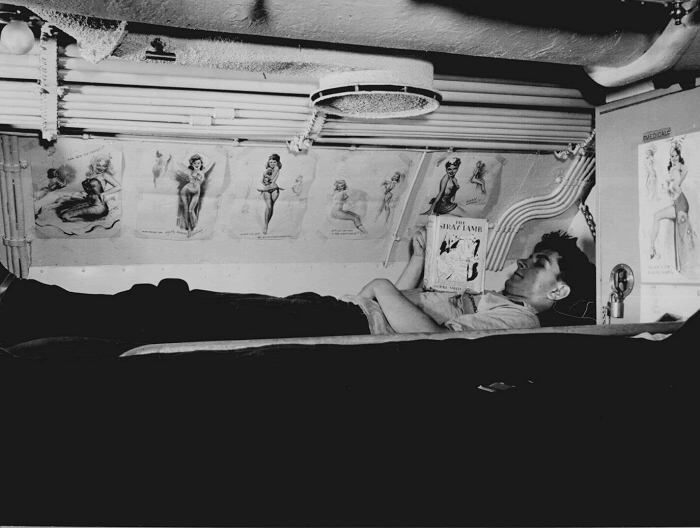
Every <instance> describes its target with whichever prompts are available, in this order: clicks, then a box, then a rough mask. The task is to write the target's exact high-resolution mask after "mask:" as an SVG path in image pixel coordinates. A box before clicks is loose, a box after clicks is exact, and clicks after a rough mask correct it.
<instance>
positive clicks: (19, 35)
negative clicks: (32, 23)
mask: <svg viewBox="0 0 700 528" xmlns="http://www.w3.org/2000/svg"><path fill="white" fill-rule="evenodd" d="M0 42H2V44H3V46H5V48H6V49H7V51H8V53H13V54H15V55H24V54H25V53H29V52H30V51H31V49H32V48H33V47H34V33H32V30H31V29H29V25H28V24H27V23H26V22H24V21H22V20H11V21H10V22H8V23H7V24H6V25H5V27H4V28H2V33H0Z"/></svg>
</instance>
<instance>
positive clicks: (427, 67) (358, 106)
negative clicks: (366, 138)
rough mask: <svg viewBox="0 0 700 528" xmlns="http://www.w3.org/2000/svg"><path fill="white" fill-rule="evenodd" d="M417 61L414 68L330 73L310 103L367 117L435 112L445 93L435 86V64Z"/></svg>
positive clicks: (335, 112) (340, 113)
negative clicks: (442, 93) (437, 89)
mask: <svg viewBox="0 0 700 528" xmlns="http://www.w3.org/2000/svg"><path fill="white" fill-rule="evenodd" d="M414 62H415V67H414V68H412V69H411V70H400V71H399V70H352V71H349V72H341V73H334V74H330V75H327V76H325V77H323V78H321V80H320V86H319V89H318V90H317V91H316V92H314V93H312V94H311V103H312V104H313V106H314V108H316V109H317V110H321V111H323V112H325V113H327V114H333V115H337V116H342V117H358V118H367V119H382V118H387V119H388V118H395V117H414V116H419V115H423V114H427V113H429V112H433V111H434V110H436V109H437V108H438V107H439V106H440V103H441V102H442V95H441V94H440V93H439V92H437V91H436V90H434V89H433V70H432V64H430V63H425V61H414Z"/></svg>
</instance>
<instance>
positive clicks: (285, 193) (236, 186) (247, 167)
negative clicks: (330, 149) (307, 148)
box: [229, 147, 316, 240]
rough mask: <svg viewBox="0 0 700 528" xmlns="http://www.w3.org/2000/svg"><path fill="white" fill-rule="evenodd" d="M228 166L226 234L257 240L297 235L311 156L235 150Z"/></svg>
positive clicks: (308, 184)
mask: <svg viewBox="0 0 700 528" xmlns="http://www.w3.org/2000/svg"><path fill="white" fill-rule="evenodd" d="M231 163H232V167H233V169H232V171H233V174H234V178H233V180H234V182H233V194H232V196H231V203H232V206H231V209H230V214H231V218H230V220H229V235H230V236H231V237H233V238H252V239H261V240H280V239H290V238H296V237H297V236H299V233H300V232H301V225H302V221H303V219H304V216H305V214H306V208H307V198H308V196H309V192H310V190H311V189H312V187H313V184H314V180H315V175H316V174H315V170H314V168H315V165H316V158H315V156H313V155H311V154H296V155H295V154H291V153H289V152H288V151H287V150H286V149H285V150H280V149H276V150H275V149H269V150H265V149H263V148H260V147H258V148H251V149H247V148H238V149H235V150H233V151H232V161H231Z"/></svg>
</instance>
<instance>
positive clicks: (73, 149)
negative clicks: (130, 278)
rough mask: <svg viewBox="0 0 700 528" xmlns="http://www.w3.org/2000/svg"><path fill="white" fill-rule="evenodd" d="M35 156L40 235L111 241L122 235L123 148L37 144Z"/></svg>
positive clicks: (36, 214)
mask: <svg viewBox="0 0 700 528" xmlns="http://www.w3.org/2000/svg"><path fill="white" fill-rule="evenodd" d="M30 155H31V159H32V183H33V202H34V218H35V226H36V234H37V236H38V237H40V238H106V237H113V236H117V235H118V234H119V232H120V227H121V218H122V179H123V178H122V177H123V168H124V163H123V157H122V149H121V146H119V145H117V144H113V143H111V142H104V141H99V142H88V141H82V140H72V141H71V140H65V141H63V142H61V144H60V146H58V144H57V146H52V147H48V148H45V147H44V146H41V145H39V146H36V147H35V148H33V149H32V152H31V153H30Z"/></svg>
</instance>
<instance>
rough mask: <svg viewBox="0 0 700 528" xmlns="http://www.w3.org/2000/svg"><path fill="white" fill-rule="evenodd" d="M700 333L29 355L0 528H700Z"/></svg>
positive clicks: (1, 384)
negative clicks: (697, 426) (5, 527)
mask: <svg viewBox="0 0 700 528" xmlns="http://www.w3.org/2000/svg"><path fill="white" fill-rule="evenodd" d="M695 325H696V326H697V321H695ZM694 334H697V329H693V328H692V326H691V325H687V326H684V327H683V328H681V329H680V330H679V331H677V332H676V334H674V336H672V337H671V338H669V339H667V340H665V341H662V342H650V341H644V340H639V339H631V338H622V337H600V336H585V335H571V334H529V335H499V336H492V337H487V338H482V339H477V340H472V341H465V340H459V339H449V340H445V341H428V340H419V341H412V342H399V343H396V342H395V343H384V344H376V345H370V346H362V347H358V346H348V345H345V346H328V345H317V346H312V347H300V346H285V347H267V348H264V349H255V350H254V351H243V352H226V353H216V352H193V353H187V354H173V355H164V354H154V355H146V356H133V357H124V358H117V357H113V356H114V354H113V352H115V351H116V350H117V349H118V348H119V347H120V346H122V347H125V348H128V347H129V345H130V344H124V343H116V344H114V343H113V344H111V345H110V346H113V350H112V353H105V352H104V351H103V352H98V353H95V354H89V353H86V350H89V347H86V348H85V349H82V352H76V347H75V346H67V347H66V342H65V341H64V342H63V349H62V350H63V353H61V354H56V355H51V354H50V353H46V352H47V349H46V348H45V347H44V348H42V346H39V347H38V348H37V349H35V350H34V353H32V350H31V349H32V347H31V346H25V347H24V349H18V348H14V349H13V350H10V351H9V352H5V353H3V354H1V355H0V397H1V398H2V400H1V401H2V402H3V410H2V420H3V427H2V435H1V438H2V441H1V442H2V452H3V454H4V457H3V458H4V462H3V468H2V472H3V478H2V482H3V488H4V490H3V494H2V497H3V505H2V508H0V524H23V525H27V524H31V525H37V524H42V525H47V524H53V525H56V524H71V525H121V526H126V525H160V526H164V525H168V526H170V525H180V526H184V525H188V526H195V525H197V526H201V525H207V526H214V525H226V526H272V525H274V526H291V525H297V526H298V525H306V526H309V525H323V526H341V525H346V526H368V525H371V526H379V525H384V526H388V525H400V526H418V525H422V526H426V525H432V526H435V525H442V526H446V525H459V526H495V525H518V526H528V525H532V526H544V525H556V526H567V525H576V526H583V525H597V526H622V525H638V526H642V525H655V526H663V525H675V526H680V525H686V524H697V518H695V520H694V521H693V520H692V517H690V516H691V515H695V512H694V510H695V500H694V497H692V495H693V494H694V487H693V486H688V485H687V480H686V478H685V477H686V475H687V472H688V471H691V472H693V471H694V469H695V468H696V467H697V455H696V452H697V447H696V446H694V445H693V443H694V442H695V437H694V435H692V434H691V430H692V428H693V427H694V422H695V415H696V411H695V407H696V404H697V401H698V386H697V383H696V382H695V381H694V374H693V372H694V370H693V369H692V368H691V366H692V363H693V362H692V359H693V358H692V356H693V355H694V352H693V349H692V348H689V347H687V346H686V345H684V344H683V343H686V342H687V341H686V339H687V338H689V337H690V338H692V336H693V335H694ZM83 344H86V343H83ZM102 344H103V345H104V343H102ZM43 345H46V343H44V344H43ZM73 345H75V343H73ZM114 347H116V348H114ZM98 348H99V347H98ZM59 349H60V347H59ZM495 382H502V383H500V384H498V383H496V384H495V385H494V383H495ZM480 386H481V387H489V386H491V387H496V389H493V390H495V391H494V392H488V391H485V390H483V389H480V388H479V387H480Z"/></svg>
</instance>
